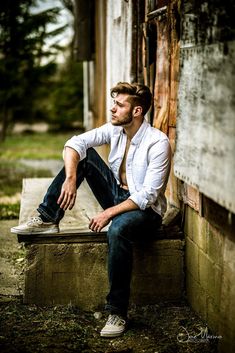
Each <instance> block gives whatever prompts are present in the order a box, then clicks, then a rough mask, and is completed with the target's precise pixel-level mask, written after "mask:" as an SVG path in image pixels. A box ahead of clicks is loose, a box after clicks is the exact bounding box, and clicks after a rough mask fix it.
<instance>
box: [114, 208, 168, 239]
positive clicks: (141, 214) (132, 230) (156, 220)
mask: <svg viewBox="0 0 235 353" xmlns="http://www.w3.org/2000/svg"><path fill="white" fill-rule="evenodd" d="M161 220H162V219H161V217H160V216H159V215H157V214H155V213H154V211H153V210H150V209H147V210H144V211H143V210H133V211H129V212H125V213H122V214H120V215H118V216H116V217H114V218H113V220H112V223H111V225H110V227H109V232H108V233H109V235H110V236H112V233H113V234H119V235H121V236H123V237H125V238H127V239H128V240H130V241H141V240H145V239H146V240H147V239H151V237H152V233H153V231H154V229H157V228H158V227H159V226H160V225H161Z"/></svg>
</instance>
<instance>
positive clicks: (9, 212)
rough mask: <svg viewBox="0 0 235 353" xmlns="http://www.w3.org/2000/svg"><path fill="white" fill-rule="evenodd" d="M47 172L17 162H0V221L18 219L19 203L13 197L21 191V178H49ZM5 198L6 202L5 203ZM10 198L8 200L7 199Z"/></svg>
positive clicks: (49, 173) (48, 172)
mask: <svg viewBox="0 0 235 353" xmlns="http://www.w3.org/2000/svg"><path fill="white" fill-rule="evenodd" d="M51 176H52V174H51V172H50V171H49V170H45V169H35V168H30V167H28V166H24V165H22V164H21V163H19V162H17V161H6V160H1V161H0V220H2V219H16V218H18V217H19V211H20V201H19V199H18V198H17V197H14V195H16V194H17V193H20V192H21V190H22V179H23V178H34V177H51ZM6 197H7V200H9V201H7V202H6ZM9 197H10V198H9Z"/></svg>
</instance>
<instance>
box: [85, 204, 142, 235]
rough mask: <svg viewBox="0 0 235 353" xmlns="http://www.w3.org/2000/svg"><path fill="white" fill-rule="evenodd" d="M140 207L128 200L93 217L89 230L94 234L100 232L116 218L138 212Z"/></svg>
mask: <svg viewBox="0 0 235 353" xmlns="http://www.w3.org/2000/svg"><path fill="white" fill-rule="evenodd" d="M137 209H139V207H138V206H137V205H136V204H135V203H134V202H133V201H132V200H130V199H127V200H125V201H123V202H121V203H120V204H118V205H116V206H112V207H109V208H107V209H106V210H104V211H103V212H101V213H100V214H98V215H97V216H95V217H93V218H92V219H91V221H90V224H89V228H90V229H91V230H92V231H93V232H100V231H101V230H102V229H103V228H104V227H105V226H106V225H107V224H108V223H109V222H110V221H111V220H112V218H114V217H115V216H117V215H119V214H121V213H124V212H128V211H133V210H137Z"/></svg>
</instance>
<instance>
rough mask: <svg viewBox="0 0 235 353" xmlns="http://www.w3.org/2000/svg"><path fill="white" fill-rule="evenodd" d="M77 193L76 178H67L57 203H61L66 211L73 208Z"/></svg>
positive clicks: (61, 206)
mask: <svg viewBox="0 0 235 353" xmlns="http://www.w3.org/2000/svg"><path fill="white" fill-rule="evenodd" d="M76 195H77V188H76V180H75V179H65V182H64V183H63V185H62V188H61V193H60V197H59V198H58V201H57V203H58V204H59V205H60V208H62V209H63V210H64V211H66V210H67V209H69V210H71V209H72V208H73V206H74V204H75V200H76Z"/></svg>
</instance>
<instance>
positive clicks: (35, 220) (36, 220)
mask: <svg viewBox="0 0 235 353" xmlns="http://www.w3.org/2000/svg"><path fill="white" fill-rule="evenodd" d="M33 224H42V219H41V218H40V217H32V218H31V219H30V220H29V221H28V222H27V225H28V226H31V225H33Z"/></svg>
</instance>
